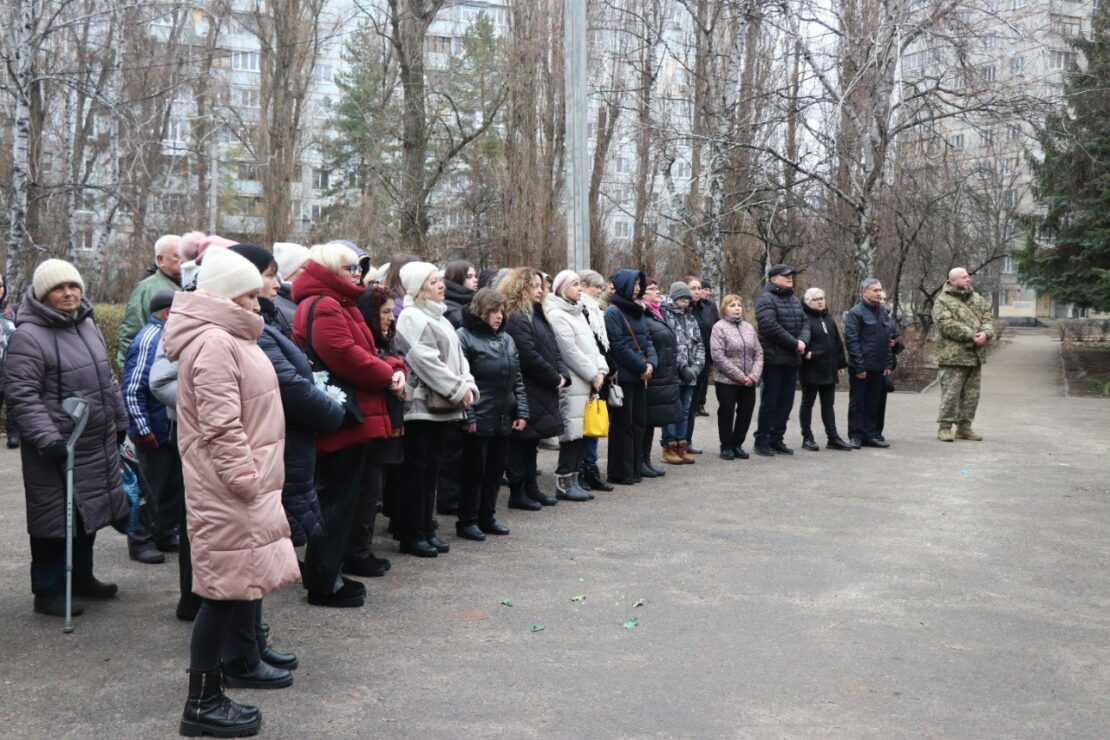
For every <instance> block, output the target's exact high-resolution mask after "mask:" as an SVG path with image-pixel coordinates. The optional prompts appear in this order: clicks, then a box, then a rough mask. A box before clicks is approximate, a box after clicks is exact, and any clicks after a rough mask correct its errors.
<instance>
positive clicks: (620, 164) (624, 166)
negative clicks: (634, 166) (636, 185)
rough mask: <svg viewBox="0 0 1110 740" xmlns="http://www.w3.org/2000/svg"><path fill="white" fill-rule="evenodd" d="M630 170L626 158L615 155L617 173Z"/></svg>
mask: <svg viewBox="0 0 1110 740" xmlns="http://www.w3.org/2000/svg"><path fill="white" fill-rule="evenodd" d="M630 171H631V167H630V166H629V164H628V160H627V159H626V158H624V157H617V173H618V174H621V175H627V174H628V173H629V172H630Z"/></svg>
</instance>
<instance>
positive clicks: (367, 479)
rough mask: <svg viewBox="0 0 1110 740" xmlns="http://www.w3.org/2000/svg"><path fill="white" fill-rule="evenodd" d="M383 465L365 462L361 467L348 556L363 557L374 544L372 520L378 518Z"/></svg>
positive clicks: (383, 478) (383, 479)
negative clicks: (360, 481) (360, 479)
mask: <svg viewBox="0 0 1110 740" xmlns="http://www.w3.org/2000/svg"><path fill="white" fill-rule="evenodd" d="M385 468H386V466H384V465H377V464H375V463H370V462H368V463H366V464H365V465H363V467H362V485H361V486H360V491H359V497H358V506H357V507H356V508H355V517H354V519H352V520H351V539H350V541H349V542H348V543H347V557H348V558H363V557H366V556H368V555H370V554H371V551H372V549H373V544H374V522H375V521H377V518H378V501H380V500H381V497H382V488H383V486H384V483H385Z"/></svg>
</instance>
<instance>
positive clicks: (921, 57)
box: [902, 50, 929, 69]
mask: <svg viewBox="0 0 1110 740" xmlns="http://www.w3.org/2000/svg"><path fill="white" fill-rule="evenodd" d="M928 61H929V52H928V50H925V51H915V52H914V53H912V54H907V55H906V56H904V57H902V66H903V67H905V68H906V69H921V68H923V67H924V66H925V64H926V63H927V62H928Z"/></svg>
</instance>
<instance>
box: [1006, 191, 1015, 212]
mask: <svg viewBox="0 0 1110 740" xmlns="http://www.w3.org/2000/svg"><path fill="white" fill-rule="evenodd" d="M1017 206H1018V194H1017V191H1016V190H1007V191H1006V192H1004V193H1002V207H1003V208H1009V209H1011V210H1012V209H1014V208H1017Z"/></svg>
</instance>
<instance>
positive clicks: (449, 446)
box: [436, 424, 463, 513]
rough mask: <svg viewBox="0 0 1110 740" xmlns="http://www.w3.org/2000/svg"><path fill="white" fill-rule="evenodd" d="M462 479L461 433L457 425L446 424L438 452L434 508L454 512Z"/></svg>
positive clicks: (459, 426)
mask: <svg viewBox="0 0 1110 740" xmlns="http://www.w3.org/2000/svg"><path fill="white" fill-rule="evenodd" d="M462 477H463V431H462V426H461V425H459V424H447V425H446V428H445V429H444V432H443V449H442V450H440V464H439V479H438V480H437V481H436V507H437V508H438V509H439V510H440V511H443V512H445V513H446V512H454V511H455V510H456V509H457V508H458V506H459V494H460V489H461V482H462Z"/></svg>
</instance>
